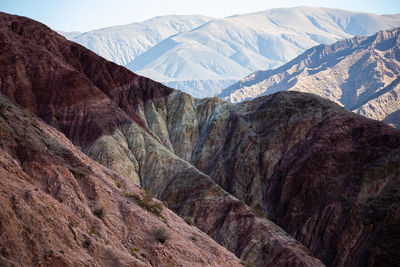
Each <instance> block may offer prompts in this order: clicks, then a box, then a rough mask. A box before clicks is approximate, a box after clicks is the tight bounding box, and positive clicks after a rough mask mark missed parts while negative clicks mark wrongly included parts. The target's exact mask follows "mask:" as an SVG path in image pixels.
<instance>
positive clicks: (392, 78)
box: [219, 28, 400, 127]
mask: <svg viewBox="0 0 400 267" xmlns="http://www.w3.org/2000/svg"><path fill="white" fill-rule="evenodd" d="M399 32H400V28H394V29H391V30H386V31H380V32H378V33H376V34H374V35H371V36H368V37H354V38H352V39H344V40H341V41H338V42H336V43H334V44H332V45H320V46H316V47H314V48H311V49H309V50H307V51H306V52H304V53H303V54H302V55H300V56H299V57H297V58H295V59H293V60H292V61H290V62H288V63H286V64H285V65H283V66H281V67H279V68H277V69H274V70H269V71H258V72H255V73H253V74H251V75H250V76H248V77H246V78H245V79H243V80H242V81H239V82H237V83H235V84H233V85H232V86H230V87H228V88H226V89H225V90H224V91H223V92H221V94H220V95H219V96H220V97H221V98H223V99H226V100H229V101H232V102H237V101H243V100H246V99H251V98H254V97H256V96H259V95H263V94H269V93H274V92H277V91H282V90H296V91H303V92H310V93H314V94H317V95H320V96H322V97H325V98H328V99H329V100H331V101H334V102H336V103H338V104H340V105H343V106H344V107H345V108H347V109H348V110H350V111H353V112H355V113H357V114H360V115H364V116H366V117H369V118H372V119H377V120H383V121H385V119H386V117H389V118H390V114H392V113H394V112H396V111H397V110H398V109H399V108H400V106H398V104H397V103H398V101H397V99H398V95H399V90H400V89H399V84H398V78H397V77H398V75H399V73H400V64H399V59H400V55H399V44H400V41H399ZM390 123H392V125H393V126H395V127H398V125H399V121H396V120H393V119H392V120H391V121H390Z"/></svg>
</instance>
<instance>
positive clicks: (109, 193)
mask: <svg viewBox="0 0 400 267" xmlns="http://www.w3.org/2000/svg"><path fill="white" fill-rule="evenodd" d="M0 177H1V179H0V188H1V189H0V203H1V204H0V207H1V208H0V265H1V266H168V265H185V266H240V265H241V264H240V261H239V259H238V258H236V257H235V256H234V255H233V254H232V253H230V252H229V251H227V250H226V249H225V248H223V247H221V246H220V245H219V244H217V243H216V242H215V241H214V240H212V239H211V238H210V237H209V236H207V235H206V234H205V233H203V232H201V231H200V230H198V229H197V228H195V227H193V226H190V225H188V224H187V223H185V222H184V221H183V219H182V218H180V217H178V216H177V215H176V214H175V213H173V212H172V211H170V210H168V209H167V208H163V205H162V204H161V203H159V201H157V200H154V199H149V198H148V199H147V200H146V201H148V203H147V202H146V205H154V206H156V207H158V208H159V211H160V213H155V212H149V209H148V207H147V206H145V205H143V203H141V202H138V201H137V200H135V198H132V197H131V196H135V197H138V198H141V199H145V197H146V196H145V193H144V192H143V190H142V189H141V188H140V187H138V186H136V185H135V184H133V183H132V182H131V181H130V180H129V179H127V178H125V177H123V176H120V175H119V174H117V173H115V172H113V171H111V170H109V169H106V168H104V167H103V166H101V165H100V164H98V163H96V162H95V161H93V160H91V159H90V158H88V157H87V156H86V155H84V154H83V153H82V152H81V151H79V150H78V149H76V147H75V146H74V145H73V144H72V143H71V142H70V141H69V140H68V139H67V138H66V137H65V136H64V135H63V134H62V133H60V132H59V131H58V130H56V129H55V128H53V127H50V126H48V125H47V124H46V123H44V122H43V121H42V120H40V119H38V118H37V117H36V116H34V115H33V114H32V113H30V112H28V111H26V110H21V108H20V107H18V106H16V104H15V103H13V102H11V101H10V99H8V98H7V97H5V96H4V95H0ZM146 207H147V209H146ZM156 215H158V216H156ZM159 229H164V230H163V231H165V237H164V238H165V240H163V239H161V237H160V236H159V234H157V233H158V232H157V231H159ZM160 231H162V230H160ZM161 241H162V242H161Z"/></svg>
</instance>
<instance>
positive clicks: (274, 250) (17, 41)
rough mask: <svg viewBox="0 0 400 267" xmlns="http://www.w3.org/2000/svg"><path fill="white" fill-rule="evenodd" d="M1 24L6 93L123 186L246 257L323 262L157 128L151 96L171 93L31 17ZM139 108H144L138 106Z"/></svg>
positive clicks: (0, 68)
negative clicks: (180, 152)
mask: <svg viewBox="0 0 400 267" xmlns="http://www.w3.org/2000/svg"><path fill="white" fill-rule="evenodd" d="M0 28H1V30H0V42H1V44H2V46H1V47H2V48H3V49H2V51H1V58H0V62H1V64H0V77H1V79H0V80H1V81H2V82H1V85H0V91H1V92H2V93H3V94H5V95H7V96H8V97H9V98H11V99H13V100H15V101H16V102H17V103H19V104H20V105H22V106H24V107H25V108H26V109H28V110H29V111H31V112H33V113H35V114H37V115H38V116H40V117H41V118H42V119H43V120H45V121H46V122H47V123H49V124H50V125H52V126H54V127H56V128H57V129H59V130H61V131H62V132H63V133H64V134H65V135H66V136H67V137H68V138H69V139H70V140H71V141H72V142H73V144H74V145H75V146H78V148H79V149H81V150H82V151H84V152H85V153H86V154H87V155H89V156H91V157H92V158H93V159H95V160H97V161H98V162H100V163H101V164H103V165H104V166H106V167H109V168H111V169H113V170H115V171H117V172H118V173H119V174H121V175H122V176H124V177H126V178H127V181H129V183H131V184H138V185H141V186H143V187H145V188H147V189H149V190H150V191H151V193H152V194H153V195H155V196H157V197H158V198H159V199H162V200H164V201H165V203H167V204H168V206H169V207H170V208H172V209H173V210H174V211H175V212H177V213H178V214H180V215H181V216H183V217H187V218H186V219H187V221H189V222H194V223H195V225H196V226H197V227H198V228H200V229H201V230H203V231H204V232H206V233H207V234H209V235H210V236H211V237H212V238H213V239H214V240H216V241H217V242H218V243H220V244H222V245H223V246H225V247H226V248H228V249H229V250H230V251H232V252H234V253H235V254H236V255H237V256H238V257H240V258H241V260H243V261H244V262H246V263H249V264H250V263H251V264H256V265H257V266H262V265H267V264H273V265H295V266H321V265H322V263H321V262H320V261H319V260H317V259H315V258H314V257H312V256H311V255H310V254H309V253H307V252H306V249H305V247H304V246H303V245H302V244H300V243H299V242H297V241H296V240H294V239H293V238H292V237H290V236H288V235H287V234H286V233H285V232H284V231H283V230H282V229H281V228H279V227H278V226H276V225H275V224H274V223H272V222H270V221H269V220H266V219H263V218H260V217H259V216H258V215H257V214H256V213H255V212H254V211H253V209H252V208H250V207H248V206H247V205H245V204H244V203H243V202H242V201H240V200H238V199H236V198H235V197H233V196H232V195H230V194H228V193H227V192H226V191H225V190H223V189H222V188H221V187H220V186H218V185H217V184H216V183H215V182H214V181H213V180H212V179H211V178H210V177H209V176H207V175H206V174H204V173H202V172H201V171H199V170H198V169H196V168H195V167H194V166H193V165H191V164H190V163H188V162H187V161H185V160H183V159H181V158H179V157H178V156H177V155H176V154H174V153H173V151H172V146H171V144H170V142H169V141H168V140H167V139H165V138H163V137H161V136H158V135H157V133H156V132H157V131H159V130H160V131H162V130H163V127H164V126H165V124H163V122H162V121H161V120H157V117H154V120H147V117H146V116H150V115H151V113H152V112H157V111H156V110H155V109H151V106H152V104H153V103H155V102H154V101H156V100H161V99H167V98H168V96H169V95H171V94H173V95H176V94H177V92H175V91H173V90H172V89H170V88H167V87H165V86H163V85H161V84H159V83H156V82H153V81H151V80H149V79H146V78H143V77H140V76H137V75H135V74H133V73H131V72H130V71H128V70H127V69H125V68H123V67H120V66H118V65H116V64H114V63H111V62H108V61H105V60H104V59H102V58H101V57H99V56H97V55H96V54H94V53H92V52H90V51H88V50H87V49H85V48H83V47H81V46H80V45H77V44H75V43H72V42H69V41H67V40H66V39H65V38H63V37H61V36H59V35H57V34H56V33H55V32H52V31H51V30H50V29H49V28H47V27H46V26H44V25H42V24H40V23H37V22H34V21H32V20H29V19H27V18H22V17H17V16H11V15H7V14H4V13H2V14H1V16H0ZM149 105H150V106H149ZM144 106H146V107H147V108H146V110H145V111H144V109H140V107H144ZM153 107H154V106H153ZM143 112H146V114H144V113H143ZM150 126H151V127H150ZM153 129H155V130H153ZM127 189H129V187H128V188H127ZM127 189H125V188H124V190H127ZM264 244H268V248H269V249H265V246H264ZM182 253H184V251H182ZM183 263H184V261H183ZM211 265H212V264H211Z"/></svg>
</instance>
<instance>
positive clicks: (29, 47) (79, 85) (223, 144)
mask: <svg viewBox="0 0 400 267" xmlns="http://www.w3.org/2000/svg"><path fill="white" fill-rule="evenodd" d="M0 23H1V31H0V34H1V35H0V42H2V44H4V46H2V47H7V48H8V49H9V50H4V51H5V52H4V53H3V51H2V54H1V58H0V62H1V63H2V64H0V78H1V81H2V83H1V86H0V91H1V92H3V93H4V94H6V95H7V96H9V97H10V98H12V99H14V100H15V101H16V102H18V103H19V104H20V105H22V106H24V107H26V108H27V109H29V110H30V111H32V112H34V113H36V114H38V115H39V116H40V117H41V118H42V119H44V120H45V121H46V122H47V123H49V124H51V125H53V126H55V127H56V128H58V129H59V130H61V131H62V132H63V133H64V134H65V135H66V136H67V137H68V138H69V139H70V140H71V141H72V142H73V144H74V145H76V146H79V148H80V149H81V150H82V151H83V152H85V153H86V154H87V155H89V156H90V157H91V158H93V159H95V160H96V161H98V162H99V163H101V164H102V165H104V166H106V167H108V168H110V169H112V170H114V171H116V172H117V173H119V174H121V175H122V176H124V177H126V178H127V179H126V180H124V181H126V182H125V184H124V187H128V186H130V187H133V184H138V185H141V186H142V187H144V188H146V189H148V190H149V191H150V192H151V193H152V194H153V195H154V196H155V197H157V198H158V199H161V200H163V201H164V202H165V204H166V205H168V207H169V208H171V209H172V210H174V211H175V212H177V213H178V214H179V215H181V216H182V217H185V219H186V221H188V222H189V223H191V222H193V223H194V224H195V225H196V226H197V227H198V228H199V229H201V230H202V231H204V232H205V233H207V234H208V235H209V236H211V237H212V238H213V239H214V240H216V241H217V242H218V243H219V244H221V245H223V246H224V247H226V248H227V249H228V250H230V251H231V252H233V253H235V255H236V256H238V257H240V258H241V260H243V261H244V262H245V263H246V264H248V265H251V264H254V265H255V266H265V265H274V266H276V265H278V266H279V265H290V266H319V265H322V263H321V262H320V261H319V260H318V259H316V258H314V257H313V256H312V255H316V256H317V257H318V258H320V259H321V260H322V261H323V262H324V263H325V264H328V265H332V266H333V265H338V266H347V265H364V264H369V265H377V266H378V265H395V264H397V263H398V249H397V246H396V244H397V243H398V234H397V231H398V229H397V226H398V223H399V218H398V214H399V213H398V205H397V202H398V200H399V198H398V197H399V196H398V192H399V191H400V190H399V183H398V181H399V174H398V170H399V165H400V159H399V154H400V151H399V150H400V133H399V131H398V130H396V129H393V128H391V127H388V126H386V125H384V124H383V123H379V122H376V121H372V120H368V119H365V118H362V117H360V116H358V115H355V114H352V113H350V112H347V111H346V110H345V109H343V108H341V107H340V106H338V105H337V104H334V103H332V102H330V101H328V100H324V99H322V98H320V97H317V96H314V95H310V94H304V93H298V92H282V93H278V94H274V95H271V96H266V97H261V98H258V99H256V100H254V101H249V102H244V103H241V104H232V103H227V102H224V101H222V100H220V99H218V98H208V99H195V98H192V97H190V96H189V95H186V94H183V93H180V92H177V91H175V90H172V89H169V88H167V87H165V86H163V85H161V84H159V83H156V82H153V81H151V80H149V79H146V78H143V77H139V76H137V75H135V74H133V73H130V72H129V71H128V70H126V69H125V68H123V67H120V66H117V65H115V64H113V63H110V62H107V61H105V60H103V59H102V58H100V57H98V56H97V55H95V54H93V53H91V52H90V51H88V50H86V49H84V48H83V47H81V46H79V45H76V44H73V43H71V42H68V41H67V40H65V39H64V38H62V37H60V36H58V35H56V34H55V33H53V32H51V31H50V30H49V29H48V28H46V27H45V26H43V25H41V24H39V23H36V22H33V21H30V20H28V19H24V18H20V17H16V16H10V15H6V14H2V15H1V16H0ZM13 25H14V26H13ZM34 48H35V49H34ZM7 51H10V52H9V53H7ZM42 59H44V62H42ZM35 60H36V61H35ZM32 62H35V63H36V64H31V63H32ZM42 64H43V66H42ZM41 66H42V67H41ZM46 66H47V67H46ZM41 68H47V71H41ZM32 71H33V72H32ZM49 73H50V74H51V75H49ZM65 73H68V75H65ZM20 81H23V82H20ZM54 85H56V86H54ZM59 88H62V90H60V89H59ZM128 189H129V188H128ZM129 190H131V189H129ZM111 198H113V196H111ZM139 203H140V202H139ZM163 216H165V215H163ZM271 220H273V221H274V222H276V223H277V224H278V225H280V226H281V227H283V228H284V229H285V230H286V231H287V232H289V233H290V234H291V235H293V236H295V237H296V238H297V239H298V240H299V241H301V242H302V243H303V244H304V245H306V246H307V247H308V248H306V247H305V246H303V245H302V244H300V243H299V242H298V241H296V240H294V239H293V238H292V237H291V236H290V235H288V234H286V233H285V232H284V231H283V230H282V229H281V228H280V227H279V226H277V225H276V224H274V223H273V222H271Z"/></svg>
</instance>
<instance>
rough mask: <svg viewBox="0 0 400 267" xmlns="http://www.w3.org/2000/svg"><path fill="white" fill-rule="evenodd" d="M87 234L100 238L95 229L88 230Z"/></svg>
mask: <svg viewBox="0 0 400 267" xmlns="http://www.w3.org/2000/svg"><path fill="white" fill-rule="evenodd" d="M89 234H91V235H97V236H100V233H99V232H98V231H96V230H95V229H92V230H90V231H89Z"/></svg>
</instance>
